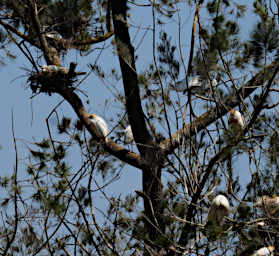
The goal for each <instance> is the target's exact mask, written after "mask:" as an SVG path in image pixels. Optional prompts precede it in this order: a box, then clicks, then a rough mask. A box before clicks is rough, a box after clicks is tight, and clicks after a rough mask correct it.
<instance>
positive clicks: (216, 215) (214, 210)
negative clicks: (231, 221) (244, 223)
mask: <svg viewBox="0 0 279 256" xmlns="http://www.w3.org/2000/svg"><path fill="white" fill-rule="evenodd" d="M229 213H230V203H229V201H228V199H227V198H226V197H225V196H223V195H218V196H216V197H215V198H214V199H213V201H212V204H211V207H210V209H209V212H208V217H207V221H208V222H211V223H212V224H215V225H216V226H222V225H223V224H224V218H225V217H226V216H228V215H229Z"/></svg>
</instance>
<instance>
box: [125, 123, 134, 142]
mask: <svg viewBox="0 0 279 256" xmlns="http://www.w3.org/2000/svg"><path fill="white" fill-rule="evenodd" d="M124 134H125V139H124V142H125V143H126V144H130V143H132V141H133V140H134V136H133V132H132V128H131V125H128V126H127V128H126V129H125V130H124Z"/></svg>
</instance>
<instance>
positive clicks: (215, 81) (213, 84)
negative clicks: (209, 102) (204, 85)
mask: <svg viewBox="0 0 279 256" xmlns="http://www.w3.org/2000/svg"><path fill="white" fill-rule="evenodd" d="M210 85H212V87H216V86H217V85H218V82H217V80H216V79H215V78H213V79H212V80H211V83H210V82H209V86H210Z"/></svg>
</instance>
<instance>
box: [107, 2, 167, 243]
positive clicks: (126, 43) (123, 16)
mask: <svg viewBox="0 0 279 256" xmlns="http://www.w3.org/2000/svg"><path fill="white" fill-rule="evenodd" d="M111 5H112V17H113V24H114V31H115V32H114V33H115V41H116V47H117V52H118V58H119V63H120V68H121V72H122V79H123V85H124V91H125V97H126V110H127V113H128V119H129V122H130V124H131V128H132V132H133V136H134V140H135V142H136V144H137V147H138V149H139V151H140V153H141V156H142V157H143V159H144V160H146V162H147V163H148V166H147V167H145V168H143V169H142V170H143V176H142V189H143V193H144V194H145V195H146V196H147V197H146V198H144V210H145V214H146V216H147V218H148V219H149V221H146V222H145V225H146V228H147V232H148V235H149V238H150V239H151V240H152V241H155V240H156V239H158V236H159V235H160V234H163V233H164V230H165V224H164V220H163V218H162V213H163V207H162V200H163V195H162V184H161V174H162V170H161V168H162V153H161V150H160V148H159V147H157V145H156V144H155V142H154V140H153V138H152V137H151V135H150V133H149V131H148V130H147V127H146V123H145V118H144V112H143V109H142V106H141V99H140V95H139V87H138V76H137V72H136V65H135V56H134V48H133V46H132V44H131V40H130V35H129V31H128V22H127V13H126V12H127V0H118V1H114V0H111ZM147 198H150V200H148V199H147ZM154 216H155V217H154ZM155 219H156V220H157V221H158V222H157V223H158V224H159V229H160V232H158V231H157V230H154V225H156V221H154V220H155ZM153 222H154V223H153Z"/></svg>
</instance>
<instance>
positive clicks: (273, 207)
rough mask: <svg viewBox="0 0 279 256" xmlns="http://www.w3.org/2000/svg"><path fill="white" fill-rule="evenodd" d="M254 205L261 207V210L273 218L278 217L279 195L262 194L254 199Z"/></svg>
mask: <svg viewBox="0 0 279 256" xmlns="http://www.w3.org/2000/svg"><path fill="white" fill-rule="evenodd" d="M254 206H255V207H259V208H261V209H262V210H263V212H265V213H267V214H268V215H270V216H271V217H273V218H278V217H279V196H272V197H269V196H262V197H260V198H259V199H258V200H257V201H256V203H255V204H254Z"/></svg>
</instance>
